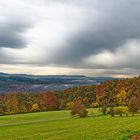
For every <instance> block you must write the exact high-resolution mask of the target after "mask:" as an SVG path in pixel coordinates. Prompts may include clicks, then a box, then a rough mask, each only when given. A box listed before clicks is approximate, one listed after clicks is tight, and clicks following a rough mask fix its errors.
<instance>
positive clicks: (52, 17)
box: [0, 0, 140, 76]
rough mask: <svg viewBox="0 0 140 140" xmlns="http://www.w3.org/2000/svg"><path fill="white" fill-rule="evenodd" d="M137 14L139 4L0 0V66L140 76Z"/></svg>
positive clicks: (133, 1) (136, 1)
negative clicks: (65, 69) (25, 66)
mask: <svg viewBox="0 0 140 140" xmlns="http://www.w3.org/2000/svg"><path fill="white" fill-rule="evenodd" d="M139 13H140V1H139V0H117V1H112V0H106V1H103V0H100V1H99V0H83V1H80V0H71V1H69V0H59V1H58V0H47V1H46V0H40V1H38V0H25V1H22V0H6V1H5V0H1V1H0V64H1V65H3V66H4V65H6V64H8V65H13V66H17V65H27V66H28V67H31V66H32V67H36V66H38V67H39V66H40V67H41V66H44V67H55V69H57V68H58V69H59V68H60V67H61V68H69V70H71V69H75V71H78V69H79V70H80V71H81V69H82V70H83V71H87V70H88V71H89V72H85V74H89V75H111V76H112V75H117V74H118V75H121V74H124V75H125V74H126V75H135V74H139V73H140V70H139V69H140V64H139V62H138V60H139V59H140V55H139V53H140V28H139V25H140V18H139ZM19 67H20V66H19ZM75 71H73V70H71V72H72V73H76V74H77V72H75ZM91 71H92V72H91ZM23 72H24V71H23ZM81 73H82V74H83V72H81ZM54 74H56V73H54ZM64 74H65V71H64Z"/></svg>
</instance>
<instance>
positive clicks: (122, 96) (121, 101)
mask: <svg viewBox="0 0 140 140" xmlns="http://www.w3.org/2000/svg"><path fill="white" fill-rule="evenodd" d="M117 100H118V104H119V105H120V106H123V105H126V101H127V93H126V91H125V90H121V92H120V93H118V94H117Z"/></svg>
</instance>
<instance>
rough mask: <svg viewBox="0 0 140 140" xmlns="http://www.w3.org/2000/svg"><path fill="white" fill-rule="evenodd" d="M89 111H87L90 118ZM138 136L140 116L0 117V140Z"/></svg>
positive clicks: (56, 114) (98, 139)
mask: <svg viewBox="0 0 140 140" xmlns="http://www.w3.org/2000/svg"><path fill="white" fill-rule="evenodd" d="M90 112H91V110H89V114H90ZM135 133H140V116H139V115H136V116H134V117H131V116H129V117H119V116H117V117H114V118H112V117H110V116H103V115H101V114H99V113H98V111H97V109H94V110H93V116H90V117H87V118H72V117H71V116H70V111H53V112H41V113H29V114H18V115H9V116H1V117H0V140H127V139H129V137H130V136H131V135H133V134H135Z"/></svg>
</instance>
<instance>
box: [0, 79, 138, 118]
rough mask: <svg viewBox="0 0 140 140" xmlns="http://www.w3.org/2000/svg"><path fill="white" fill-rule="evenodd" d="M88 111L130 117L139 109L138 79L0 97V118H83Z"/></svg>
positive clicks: (9, 94)
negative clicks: (47, 114)
mask: <svg viewBox="0 0 140 140" xmlns="http://www.w3.org/2000/svg"><path fill="white" fill-rule="evenodd" d="M90 107H100V108H101V111H102V112H103V114H107V113H108V114H110V115H111V116H114V115H115V114H119V115H120V116H121V115H122V114H123V113H125V114H126V115H127V114H128V113H129V112H132V114H134V113H135V112H137V111H138V110H139V109H140V78H139V77H135V78H131V79H120V80H109V81H105V82H103V83H101V84H99V85H93V86H80V87H74V88H69V89H66V90H63V91H48V92H44V93H40V94H38V93H20V94H19V93H8V94H6V93H5V94H2V95H0V115H6V114H17V113H26V112H39V111H51V110H62V109H71V110H72V111H71V114H72V115H77V114H78V115H79V116H84V115H87V111H86V108H90ZM108 108H109V109H108Z"/></svg>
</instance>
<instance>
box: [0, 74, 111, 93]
mask: <svg viewBox="0 0 140 140" xmlns="http://www.w3.org/2000/svg"><path fill="white" fill-rule="evenodd" d="M110 79H112V78H110V77H86V76H82V75H79V76H77V75H52V76H47V75H43V76H39V75H26V74H6V73H0V93H10V92H19V93H23V92H31V93H40V92H43V91H48V90H64V89H67V88H72V87H77V86H83V85H97V84H100V83H101V82H103V81H106V80H110Z"/></svg>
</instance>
